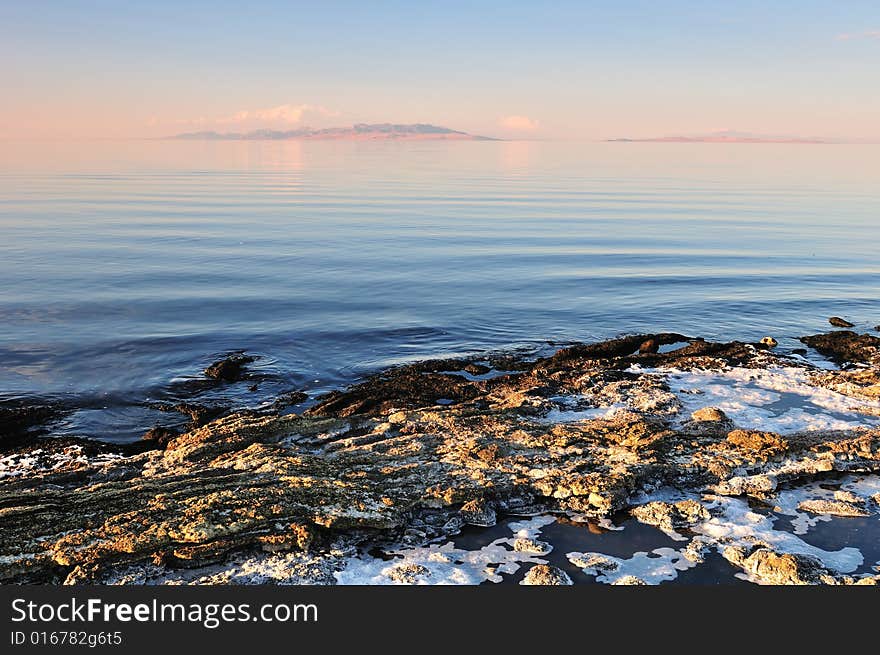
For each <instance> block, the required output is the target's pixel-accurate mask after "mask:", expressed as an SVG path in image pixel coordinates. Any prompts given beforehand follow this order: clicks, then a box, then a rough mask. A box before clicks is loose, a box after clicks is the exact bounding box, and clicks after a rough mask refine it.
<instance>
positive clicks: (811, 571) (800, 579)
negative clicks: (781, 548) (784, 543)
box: [742, 548, 827, 585]
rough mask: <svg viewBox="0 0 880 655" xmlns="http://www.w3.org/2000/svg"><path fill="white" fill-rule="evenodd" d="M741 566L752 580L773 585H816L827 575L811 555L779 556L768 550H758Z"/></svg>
mask: <svg viewBox="0 0 880 655" xmlns="http://www.w3.org/2000/svg"><path fill="white" fill-rule="evenodd" d="M742 566H743V569H744V570H745V571H746V573H748V574H749V575H751V576H752V577H753V578H756V579H757V580H759V581H760V582H762V583H764V584H774V585H811V584H818V583H819V582H820V581H821V576H822V575H823V574H827V571H826V570H825V569H824V568H823V566H822V562H821V561H819V560H818V559H817V558H815V557H813V556H812V555H803V554H800V553H784V554H779V553H776V552H775V551H773V550H771V549H769V548H759V549H758V550H756V551H755V552H753V553H752V554H751V555H749V556H748V557H746V558H745V559H744V560H743V562H742Z"/></svg>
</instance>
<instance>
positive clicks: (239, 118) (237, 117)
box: [215, 104, 339, 125]
mask: <svg viewBox="0 0 880 655" xmlns="http://www.w3.org/2000/svg"><path fill="white" fill-rule="evenodd" d="M308 114H312V115H315V116H322V117H323V116H338V115H339V112H338V111H333V110H331V109H327V108H326V107H322V106H320V105H309V104H299V105H294V104H285V105H278V106H276V107H268V108H266V109H243V110H241V111H238V112H236V113H234V114H232V115H231V116H226V117H224V118H218V119H217V120H216V121H215V122H217V123H248V122H252V121H264V122H268V123H288V124H291V125H292V124H295V123H299V122H301V121H302V119H303V117H304V116H306V115H308Z"/></svg>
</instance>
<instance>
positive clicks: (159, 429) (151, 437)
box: [141, 425, 180, 448]
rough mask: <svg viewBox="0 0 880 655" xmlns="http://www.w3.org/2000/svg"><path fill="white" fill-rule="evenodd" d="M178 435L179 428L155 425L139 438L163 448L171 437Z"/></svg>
mask: <svg viewBox="0 0 880 655" xmlns="http://www.w3.org/2000/svg"><path fill="white" fill-rule="evenodd" d="M179 436H180V431H179V430H175V429H174V428H169V427H164V426H161V425H157V426H156V427H153V428H150V429H149V430H147V431H146V432H145V433H144V436H142V437H141V440H143V441H146V442H149V443H151V444H153V445H155V446H156V447H157V448H165V447H166V446H167V445H168V443H169V442H170V441H171V440H172V439H174V438H175V437H179Z"/></svg>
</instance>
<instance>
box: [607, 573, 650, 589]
mask: <svg viewBox="0 0 880 655" xmlns="http://www.w3.org/2000/svg"><path fill="white" fill-rule="evenodd" d="M611 584H612V585H618V586H624V587H641V586H645V585H647V584H648V583H647V582H645V581H644V580H642V579H641V578H637V577H636V576H634V575H625V576H623V577H621V578H617V580H615V581H614V582H612V583H611Z"/></svg>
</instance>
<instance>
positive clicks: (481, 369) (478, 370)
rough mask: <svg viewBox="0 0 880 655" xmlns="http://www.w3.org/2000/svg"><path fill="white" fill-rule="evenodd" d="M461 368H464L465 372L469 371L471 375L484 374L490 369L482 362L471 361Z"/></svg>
mask: <svg viewBox="0 0 880 655" xmlns="http://www.w3.org/2000/svg"><path fill="white" fill-rule="evenodd" d="M462 370H464V372H465V373H470V374H471V375H485V374H486V373H488V372H489V371H491V370H492V369H491V368H489V367H488V366H483V365H482V364H475V363H473V362H471V363H470V364H468V365H467V366H465V367H464V369H462Z"/></svg>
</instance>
